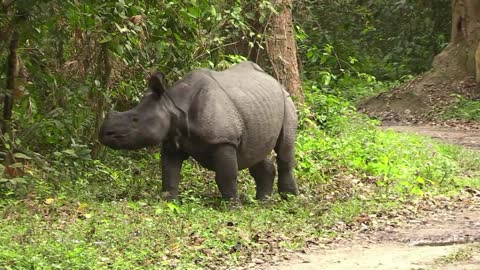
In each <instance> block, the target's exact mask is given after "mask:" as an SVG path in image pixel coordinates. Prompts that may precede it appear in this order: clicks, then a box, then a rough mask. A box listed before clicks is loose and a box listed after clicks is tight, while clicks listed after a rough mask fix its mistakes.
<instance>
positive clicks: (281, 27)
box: [267, 0, 303, 103]
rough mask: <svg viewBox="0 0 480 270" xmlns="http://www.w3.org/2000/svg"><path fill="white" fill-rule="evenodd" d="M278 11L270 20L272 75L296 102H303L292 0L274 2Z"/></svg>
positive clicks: (269, 49)
mask: <svg viewBox="0 0 480 270" xmlns="http://www.w3.org/2000/svg"><path fill="white" fill-rule="evenodd" d="M275 6H276V8H277V10H278V13H277V14H274V15H273V16H272V18H271V20H270V31H269V38H268V40H267V54H268V57H269V59H270V61H271V64H272V68H273V71H274V75H275V76H276V77H277V79H278V80H280V82H281V83H282V84H283V85H284V86H285V87H286V89H287V90H288V92H290V94H292V95H293V96H294V98H295V99H296V100H297V101H298V102H300V103H301V102H303V92H302V84H301V80H300V74H299V70H298V62H297V45H296V42H295V33H294V30H293V19H292V10H291V9H292V0H276V1H275Z"/></svg>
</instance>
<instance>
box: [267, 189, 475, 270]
mask: <svg viewBox="0 0 480 270" xmlns="http://www.w3.org/2000/svg"><path fill="white" fill-rule="evenodd" d="M266 269H269V270H287V269H298V270H313V269H326V270H349V269H352V270H353V269H355V270H427V269H428V270H430V269H432V270H449V269H452V270H453V269H455V270H479V269H480V195H479V196H478V197H477V198H476V199H475V200H474V201H472V202H469V203H467V204H466V205H465V207H464V208H463V209H462V208H456V209H452V210H449V211H445V212H441V213H436V214H432V215H423V218H422V219H420V220H417V219H413V220H411V221H410V222H409V223H408V224H406V225H405V226H401V227H397V228H395V227H388V226H386V228H384V229H383V230H379V231H374V232H372V231H368V232H366V233H360V234H358V235H355V236H354V237H353V239H349V240H343V241H341V242H339V243H337V244H334V245H331V246H328V247H327V246H324V247H323V250H320V251H316V252H314V253H312V254H309V255H299V256H297V258H296V259H294V260H291V261H290V262H289V263H287V264H283V265H281V266H274V267H270V268H266Z"/></svg>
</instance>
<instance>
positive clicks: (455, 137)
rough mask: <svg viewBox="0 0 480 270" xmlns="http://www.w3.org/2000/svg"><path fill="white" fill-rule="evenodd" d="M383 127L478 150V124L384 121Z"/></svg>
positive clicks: (479, 137)
mask: <svg viewBox="0 0 480 270" xmlns="http://www.w3.org/2000/svg"><path fill="white" fill-rule="evenodd" d="M383 128H384V129H392V130H395V131H398V132H405V133H413V134H417V135H424V136H428V137H432V138H434V139H438V140H441V141H444V142H447V143H452V144H458V145H462V146H464V147H466V148H471V149H477V150H480V125H478V124H474V123H469V124H467V125H466V124H462V125H447V124H444V125H399V124H398V123H384V124H383Z"/></svg>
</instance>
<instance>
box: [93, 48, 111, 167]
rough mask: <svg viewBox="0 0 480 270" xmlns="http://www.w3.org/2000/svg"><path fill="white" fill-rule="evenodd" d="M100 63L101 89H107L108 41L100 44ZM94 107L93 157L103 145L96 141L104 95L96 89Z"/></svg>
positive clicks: (108, 86) (109, 66)
mask: <svg viewBox="0 0 480 270" xmlns="http://www.w3.org/2000/svg"><path fill="white" fill-rule="evenodd" d="M100 56H101V59H102V61H101V65H99V67H103V68H100V70H103V74H102V75H101V76H102V89H103V90H105V91H108V90H109V89H110V84H111V75H112V64H111V61H110V51H109V50H108V43H102V45H101V53H100ZM94 97H95V100H96V108H95V127H94V128H95V130H94V133H93V136H92V139H91V141H92V142H93V147H92V157H93V158H95V157H97V156H98V154H99V153H100V151H101V150H102V148H103V146H102V145H101V144H100V143H99V142H98V135H99V132H100V127H101V125H102V122H103V120H104V118H105V97H104V95H103V93H102V92H101V91H99V90H98V89H97V91H96V93H95V95H94Z"/></svg>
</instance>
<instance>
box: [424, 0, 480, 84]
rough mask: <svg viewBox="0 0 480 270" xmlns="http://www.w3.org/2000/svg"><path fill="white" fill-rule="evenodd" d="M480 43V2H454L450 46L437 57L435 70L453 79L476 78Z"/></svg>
mask: <svg viewBox="0 0 480 270" xmlns="http://www.w3.org/2000/svg"><path fill="white" fill-rule="evenodd" d="M479 43H480V1H478V0H452V29H451V40H450V44H449V45H448V47H447V48H445V50H443V51H442V52H441V53H440V54H438V55H437V56H436V57H435V59H434V61H433V68H434V70H438V71H439V72H441V73H444V74H445V75H447V76H448V77H450V78H451V79H463V78H462V77H465V76H472V77H476V73H477V65H476V62H478V61H476V60H475V58H476V57H475V53H476V51H477V48H478V47H479ZM477 58H478V57H477ZM479 79H480V78H477V80H479Z"/></svg>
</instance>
